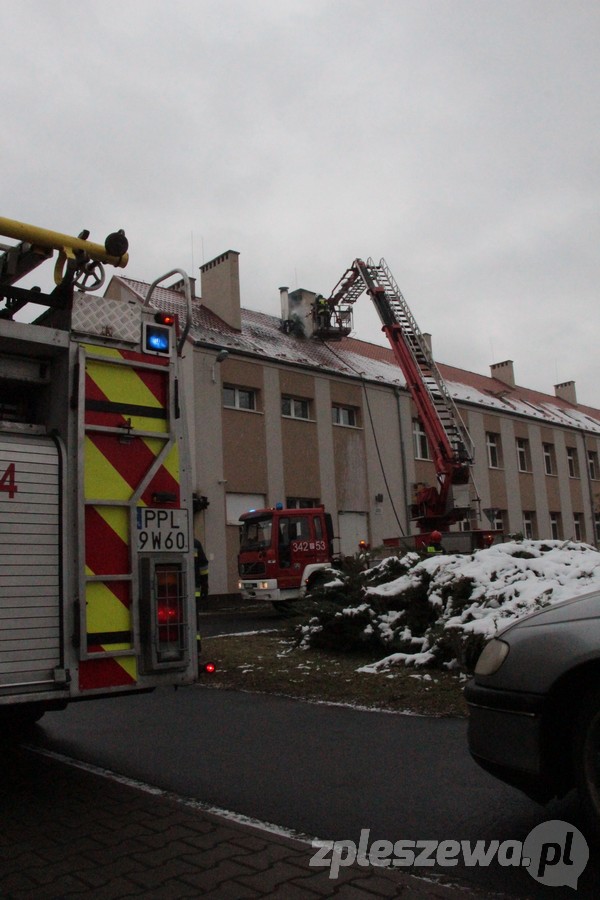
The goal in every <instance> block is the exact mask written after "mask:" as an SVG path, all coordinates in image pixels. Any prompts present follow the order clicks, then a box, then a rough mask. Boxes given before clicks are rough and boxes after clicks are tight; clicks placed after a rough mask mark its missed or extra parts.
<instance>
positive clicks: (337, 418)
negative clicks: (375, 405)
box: [331, 406, 358, 428]
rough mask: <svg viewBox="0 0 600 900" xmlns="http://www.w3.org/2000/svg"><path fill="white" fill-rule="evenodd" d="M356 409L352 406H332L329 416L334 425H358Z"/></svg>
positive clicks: (354, 426)
mask: <svg viewBox="0 0 600 900" xmlns="http://www.w3.org/2000/svg"><path fill="white" fill-rule="evenodd" d="M357 413H358V410H357V409H356V407H354V406H332V408H331V418H332V421H333V423H334V425H350V426H351V427H353V428H356V426H357V425H358V415H357Z"/></svg>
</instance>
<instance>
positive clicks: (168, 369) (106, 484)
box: [0, 219, 198, 722]
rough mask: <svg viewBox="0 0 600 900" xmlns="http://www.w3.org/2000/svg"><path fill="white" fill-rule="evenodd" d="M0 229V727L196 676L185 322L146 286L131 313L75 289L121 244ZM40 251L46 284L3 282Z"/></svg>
mask: <svg viewBox="0 0 600 900" xmlns="http://www.w3.org/2000/svg"><path fill="white" fill-rule="evenodd" d="M0 234H2V235H4V236H5V237H8V238H11V239H12V240H13V241H16V243H11V244H3V245H0V537H1V539H0V594H1V596H0V717H1V718H2V719H3V721H7V720H8V721H15V720H17V721H19V722H28V721H29V722H30V721H35V720H36V719H38V718H39V717H40V716H41V715H42V714H43V713H44V711H46V710H48V709H60V708H62V707H64V706H65V705H66V704H67V703H68V702H70V701H72V700H82V699H87V698H91V697H106V696H110V695H117V694H123V693H130V692H136V691H145V690H149V689H152V688H155V687H156V686H158V685H180V684H188V683H191V682H193V681H195V680H196V678H197V674H198V659H197V651H196V614H195V597H194V570H193V540H192V490H191V472H190V460H189V453H188V439H187V435H186V427H185V416H184V415H183V392H182V391H181V389H180V353H181V350H182V345H183V340H184V339H185V328H187V327H188V325H187V323H186V325H185V327H184V329H183V333H179V332H178V322H177V321H176V320H174V318H173V317H172V316H165V315H164V314H162V313H159V312H158V311H157V310H156V309H154V308H153V307H152V306H151V305H150V300H151V294H152V291H153V289H154V287H155V285H156V284H158V282H159V281H162V280H163V279H159V280H158V281H157V282H155V284H154V285H153V286H152V288H151V289H150V294H149V296H148V297H147V299H146V301H145V303H143V302H142V301H141V300H140V301H139V302H138V301H135V302H126V301H119V300H112V299H109V298H106V297H101V296H98V295H93V294H90V293H88V291H90V290H93V289H97V288H98V287H99V286H101V284H102V283H103V281H104V269H103V266H104V265H106V264H109V265H114V266H124V265H126V263H127V241H126V239H125V235H124V234H123V232H116V233H115V234H113V235H110V236H109V237H108V238H107V239H106V242H105V244H104V245H100V244H94V243H92V242H90V241H89V240H88V239H87V238H88V233H87V232H84V233H82V234H81V235H79V237H77V238H74V237H70V236H68V235H63V234H59V233H56V232H51V231H46V230H45V229H41V228H37V227H35V226H30V225H25V224H23V223H19V222H15V221H13V220H10V219H0ZM55 250H58V259H57V262H56V268H55V278H54V281H55V287H54V289H53V290H51V291H49V292H48V293H43V292H42V291H41V290H40V289H39V288H29V289H26V288H23V287H19V286H17V282H18V281H19V280H21V279H22V278H24V277H25V276H27V275H28V274H29V273H30V272H32V270H33V269H35V268H36V267H37V266H38V265H39V264H40V262H42V261H44V260H45V259H48V258H50V257H51V256H53V253H54V251H55ZM170 274H174V273H169V275H170ZM165 277H167V276H165ZM185 277H186V278H187V276H185ZM188 296H189V309H190V311H191V293H190V291H188ZM32 303H35V304H41V305H42V306H43V307H46V310H45V311H44V312H42V314H41V315H39V316H38V318H37V319H36V320H35V321H34V322H31V321H30V322H22V321H17V320H16V319H15V315H16V314H17V313H18V312H19V311H20V310H22V309H23V308H24V307H26V306H28V310H31V309H32V307H31V306H30V304H32Z"/></svg>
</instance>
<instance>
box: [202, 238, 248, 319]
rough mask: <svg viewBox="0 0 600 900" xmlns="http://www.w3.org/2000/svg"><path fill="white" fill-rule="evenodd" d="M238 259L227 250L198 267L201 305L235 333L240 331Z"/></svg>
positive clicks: (234, 251)
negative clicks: (200, 284) (200, 283)
mask: <svg viewBox="0 0 600 900" xmlns="http://www.w3.org/2000/svg"><path fill="white" fill-rule="evenodd" d="M239 257H240V254H239V253H238V252H237V250H227V252H226V253H222V254H221V256H217V257H216V258H215V259H212V260H211V261H210V262H207V263H204V265H203V266H200V273H201V276H202V303H203V304H204V306H206V308H207V309H210V311H211V312H213V313H215V315H217V316H219V318H220V319H223V321H224V322H226V323H227V325H229V326H230V327H231V328H235V330H236V331H241V330H242V311H241V303H240V269H239Z"/></svg>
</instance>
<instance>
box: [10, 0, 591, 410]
mask: <svg viewBox="0 0 600 900" xmlns="http://www.w3.org/2000/svg"><path fill="white" fill-rule="evenodd" d="M0 22H1V32H2V35H3V37H4V40H3V42H2V53H1V54H0V70H1V72H2V76H3V77H2V84H3V90H2V107H3V128H2V135H3V137H2V163H3V172H2V175H3V178H2V182H3V185H2V204H1V205H0V216H5V217H8V218H14V219H18V220H20V221H23V222H29V223H32V224H35V225H40V226H43V227H47V228H51V229H54V230H57V231H62V232H67V233H70V234H71V233H72V234H77V233H78V232H79V231H80V230H81V229H82V228H84V227H85V228H88V229H89V230H90V232H91V235H90V237H91V239H92V240H96V241H98V242H99V243H102V242H103V239H104V237H105V236H106V234H107V233H108V232H110V231H113V230H115V229H116V228H124V229H125V231H126V233H127V235H128V238H129V241H130V263H129V267H128V269H127V270H126V272H125V274H127V275H129V276H131V277H134V278H139V279H142V280H146V281H153V280H154V278H156V277H158V276H159V275H161V274H163V273H164V272H165V271H167V270H168V269H171V268H173V267H182V268H185V269H187V270H188V271H189V272H190V274H196V273H195V272H193V270H194V269H197V268H198V266H199V265H200V264H201V263H202V262H203V261H208V260H209V259H211V258H213V257H214V256H216V255H218V254H219V253H221V252H223V251H224V250H227V249H233V250H237V251H239V252H240V254H241V256H240V272H241V285H242V304H243V305H244V306H246V307H248V308H252V309H259V310H263V311H265V312H270V313H273V314H275V315H278V314H279V291H278V287H279V286H280V285H288V286H289V287H290V288H296V287H304V288H308V289H310V290H314V291H318V292H321V293H323V294H328V293H329V291H330V290H331V288H332V287H333V286H334V285H335V283H336V282H337V281H338V279H339V278H340V276H341V275H342V273H343V272H344V271H345V269H346V268H347V267H348V266H349V265H350V263H351V262H352V260H353V259H355V258H356V257H369V256H372V257H373V258H375V259H376V260H379V258H380V257H384V258H385V259H386V260H387V263H388V265H389V267H390V268H391V270H392V272H393V274H394V276H395V278H396V281H397V282H398V283H399V285H400V287H401V289H402V291H403V293H404V295H405V298H406V300H407V301H408V304H409V306H410V307H411V309H412V312H413V314H414V316H415V318H416V320H417V322H418V323H419V326H420V328H421V330H422V331H429V332H432V333H433V349H434V355H435V357H436V359H437V360H438V361H439V362H443V363H447V364H450V365H454V366H458V367H461V368H465V369H469V370H472V371H476V372H480V373H483V374H488V373H489V364H490V363H492V362H499V361H503V360H506V359H512V360H514V363H515V374H516V379H517V382H518V383H519V384H523V385H526V386H528V387H532V388H536V389H538V390H542V391H545V392H547V393H550V394H552V393H553V385H554V384H556V383H557V382H562V381H567V380H571V379H573V380H575V381H576V384H577V392H578V399H579V401H580V402H582V403H587V404H589V405H592V406H595V407H600V379H599V378H598V370H599V365H598V354H599V347H598V345H599V343H600V340H599V339H600V327H599V324H598V322H599V310H598V296H599V290H598V286H599V284H600V263H599V255H598V249H599V247H600V223H599V199H600V166H599V161H600V160H599V152H598V151H599V126H598V117H599V109H600V76H599V66H598V60H599V56H598V47H599V40H600V4H599V3H598V2H597V0H504V2H503V0H489V2H486V0H119V2H114V0H20V2H19V3H15V2H14V0H0ZM1 240H2V239H1V238H0V241H1ZM37 280H38V281H39V280H40V279H39V277H38V279H37ZM355 329H356V330H355V336H356V337H358V338H361V339H364V340H370V341H373V342H377V343H385V339H382V335H381V333H380V326H379V320H378V318H377V314H376V312H375V309H374V307H372V305H371V304H370V302H369V301H368V300H367V299H366V297H364V298H363V299H362V300H361V301H359V303H358V304H357V308H356V312H355Z"/></svg>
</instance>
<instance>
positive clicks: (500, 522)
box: [490, 509, 504, 531]
mask: <svg viewBox="0 0 600 900" xmlns="http://www.w3.org/2000/svg"><path fill="white" fill-rule="evenodd" d="M490 524H491V526H492V528H494V529H495V530H496V531H504V512H503V511H502V510H501V509H497V510H496V515H495V516H494V518H493V519H492V521H491V522H490Z"/></svg>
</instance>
